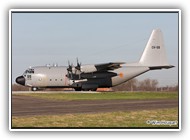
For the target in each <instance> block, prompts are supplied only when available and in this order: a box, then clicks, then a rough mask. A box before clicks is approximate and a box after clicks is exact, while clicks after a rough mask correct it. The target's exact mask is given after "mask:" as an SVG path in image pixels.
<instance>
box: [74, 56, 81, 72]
mask: <svg viewBox="0 0 190 140" xmlns="http://www.w3.org/2000/svg"><path fill="white" fill-rule="evenodd" d="M80 67H81V63H79V60H78V57H77V66H76V67H75V69H77V70H79V71H80V69H81V68H80Z"/></svg>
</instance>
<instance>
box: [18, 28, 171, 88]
mask: <svg viewBox="0 0 190 140" xmlns="http://www.w3.org/2000/svg"><path fill="white" fill-rule="evenodd" d="M172 67H174V66H172V65H169V63H168V61H167V58H166V52H165V48H164V42H163V36H162V32H161V30H160V29H154V30H153V31H152V34H151V36H150V38H149V40H148V43H147V45H146V47H145V50H144V52H143V54H142V56H141V58H140V60H139V62H136V63H124V62H109V63H103V64H92V65H81V63H79V62H78V59H77V65H76V66H73V65H72V64H70V62H68V66H57V65H54V66H37V67H30V68H28V69H27V70H26V71H25V72H24V74H23V75H22V76H19V77H17V78H16V82H17V83H18V84H20V85H23V86H28V87H31V89H32V90H33V91H36V90H39V89H43V88H74V89H75V90H76V91H81V90H92V91H95V90H96V89H97V88H102V87H112V86H116V85H119V84H122V83H124V82H126V81H128V80H130V79H132V78H134V77H136V76H138V75H141V74H143V73H145V72H147V71H149V70H160V69H169V68H172Z"/></svg>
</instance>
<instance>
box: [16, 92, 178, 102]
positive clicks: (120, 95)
mask: <svg viewBox="0 0 190 140" xmlns="http://www.w3.org/2000/svg"><path fill="white" fill-rule="evenodd" d="M17 95H25V96H33V97H38V98H45V99H53V100H106V99H109V100H110V99H177V98H178V93H177V92H101V93H45V94H44V93H32V94H17Z"/></svg>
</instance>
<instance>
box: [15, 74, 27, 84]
mask: <svg viewBox="0 0 190 140" xmlns="http://www.w3.org/2000/svg"><path fill="white" fill-rule="evenodd" d="M16 82H17V83H18V84H20V85H23V86H24V85H25V78H24V76H19V77H17V78H16Z"/></svg>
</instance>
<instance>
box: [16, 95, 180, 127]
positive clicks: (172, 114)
mask: <svg viewBox="0 0 190 140" xmlns="http://www.w3.org/2000/svg"><path fill="white" fill-rule="evenodd" d="M16 95H18V96H19V95H24V96H33V97H37V98H44V99H50V100H107V99H109V100H110V99H139V100H140V99H178V93H177V92H101V93H51V94H50V93H45V94H44V93H32V94H16ZM149 120H150V121H152V120H156V121H176V120H178V108H170V109H167V108H166V109H156V110H140V111H127V112H121V111H118V112H110V113H96V114H95V113H94V114H93V113H91V114H67V115H49V116H48V115H46V116H24V117H14V116H13V117H12V127H13V128H14V127H29V128H35V127H37V128H38V127H47V128H48V127H50V128H52V127H76V128H77V127H127V128H128V127H129V128H130V127H149V128H152V127H178V124H177V125H153V124H147V121H149Z"/></svg>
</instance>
